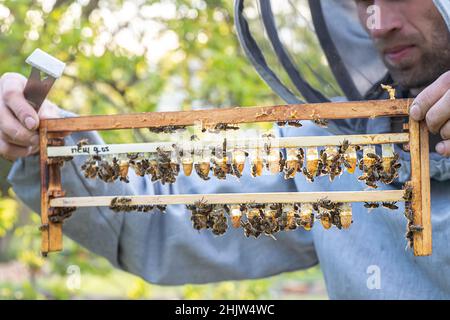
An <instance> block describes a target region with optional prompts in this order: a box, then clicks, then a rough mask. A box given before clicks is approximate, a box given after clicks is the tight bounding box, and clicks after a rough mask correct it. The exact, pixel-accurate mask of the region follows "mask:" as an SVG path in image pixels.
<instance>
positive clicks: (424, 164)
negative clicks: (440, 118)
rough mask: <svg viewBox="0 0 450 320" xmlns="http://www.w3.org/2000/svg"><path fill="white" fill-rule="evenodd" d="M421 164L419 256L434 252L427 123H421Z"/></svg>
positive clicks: (417, 252)
mask: <svg viewBox="0 0 450 320" xmlns="http://www.w3.org/2000/svg"><path fill="white" fill-rule="evenodd" d="M419 130H420V163H421V171H422V174H421V188H422V195H421V197H422V216H421V219H422V221H421V225H422V227H423V230H422V232H420V233H419V236H420V237H421V238H422V240H421V242H422V247H421V248H417V251H416V254H417V255H419V256H428V255H431V253H432V250H433V243H432V233H431V232H432V231H431V230H432V226H431V199H430V188H431V187H430V159H429V134H428V128H427V125H426V123H425V121H422V122H421V123H420V128H419Z"/></svg>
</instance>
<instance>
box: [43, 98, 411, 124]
mask: <svg viewBox="0 0 450 320" xmlns="http://www.w3.org/2000/svg"><path fill="white" fill-rule="evenodd" d="M411 101H412V100H411V99H399V100H376V101H352V102H329V103H320V104H291V105H278V106H269V107H244V108H242V107H235V108H223V109H214V110H194V111H177V112H148V113H140V114H122V115H102V116H83V117H75V118H70V119H48V120H42V121H41V126H43V127H46V128H47V131H48V132H62V131H66V132H77V131H91V130H115V129H136V128H149V127H162V126H190V125H195V124H199V123H201V124H202V125H203V126H211V125H214V124H218V123H251V122H276V121H287V120H314V119H350V118H375V117H386V116H389V117H394V116H397V117H398V116H407V115H408V107H409V105H410V103H411Z"/></svg>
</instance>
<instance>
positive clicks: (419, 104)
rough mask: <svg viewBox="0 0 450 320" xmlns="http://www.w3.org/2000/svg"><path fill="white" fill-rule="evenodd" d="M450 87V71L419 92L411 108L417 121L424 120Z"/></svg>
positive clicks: (410, 111)
mask: <svg viewBox="0 0 450 320" xmlns="http://www.w3.org/2000/svg"><path fill="white" fill-rule="evenodd" d="M449 88H450V71H449V72H446V73H444V74H443V75H442V76H440V77H439V78H438V79H437V80H436V81H435V82H433V84H431V85H430V86H428V87H426V88H425V89H424V90H423V91H422V92H421V93H419V95H418V96H417V97H416V98H415V99H414V102H413V103H412V105H411V108H410V109H409V115H410V116H411V117H412V118H413V119H414V120H416V121H420V120H423V119H424V118H425V115H426V113H427V112H428V110H429V109H430V108H431V107H432V106H433V105H434V104H435V103H436V102H438V100H439V99H441V98H442V96H444V95H445V93H446V92H447V91H448V90H449Z"/></svg>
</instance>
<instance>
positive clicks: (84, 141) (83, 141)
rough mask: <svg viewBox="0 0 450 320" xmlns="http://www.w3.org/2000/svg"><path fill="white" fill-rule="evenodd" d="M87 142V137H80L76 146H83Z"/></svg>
mask: <svg viewBox="0 0 450 320" xmlns="http://www.w3.org/2000/svg"><path fill="white" fill-rule="evenodd" d="M88 144H89V139H81V140H80V141H78V142H77V147H78V148H81V147H83V146H86V145H88Z"/></svg>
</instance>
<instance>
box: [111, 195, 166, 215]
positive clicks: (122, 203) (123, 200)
mask: <svg viewBox="0 0 450 320" xmlns="http://www.w3.org/2000/svg"><path fill="white" fill-rule="evenodd" d="M131 201H132V199H131V198H127V197H115V198H113V199H112V200H111V204H110V205H109V209H111V210H112V211H114V212H131V211H137V212H150V211H152V210H154V209H155V208H156V209H158V210H159V211H160V212H161V213H165V211H166V205H151V204H146V205H133V204H131Z"/></svg>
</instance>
